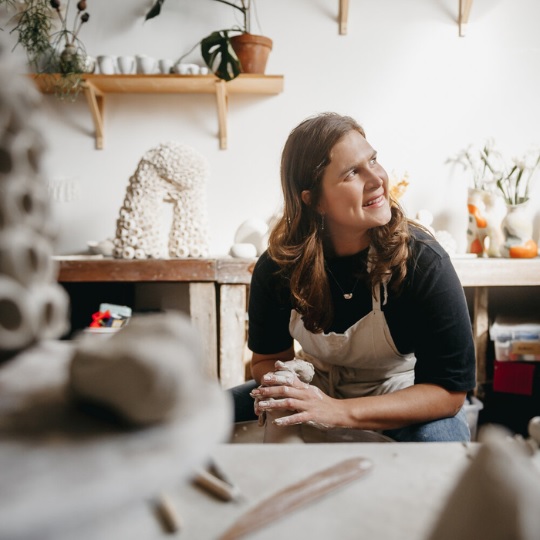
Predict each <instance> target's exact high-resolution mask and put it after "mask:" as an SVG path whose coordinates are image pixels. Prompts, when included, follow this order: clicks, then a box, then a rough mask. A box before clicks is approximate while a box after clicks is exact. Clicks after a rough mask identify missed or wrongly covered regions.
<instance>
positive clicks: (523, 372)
mask: <svg viewBox="0 0 540 540" xmlns="http://www.w3.org/2000/svg"><path fill="white" fill-rule="evenodd" d="M536 365H537V364H534V363H530V362H499V361H497V360H495V364H494V373H493V390H494V391H495V392H505V393H508V394H521V395H523V396H532V393H533V381H534V370H535V368H536Z"/></svg>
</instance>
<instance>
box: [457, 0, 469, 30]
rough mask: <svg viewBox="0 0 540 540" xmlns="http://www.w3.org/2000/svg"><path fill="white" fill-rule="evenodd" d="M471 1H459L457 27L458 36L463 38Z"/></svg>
mask: <svg viewBox="0 0 540 540" xmlns="http://www.w3.org/2000/svg"><path fill="white" fill-rule="evenodd" d="M472 3H473V0H459V15H458V26H459V36H460V37H463V36H465V33H466V30H467V24H468V22H469V15H470V14H471V7H472Z"/></svg>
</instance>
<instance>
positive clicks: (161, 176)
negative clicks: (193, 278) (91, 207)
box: [113, 142, 209, 259]
mask: <svg viewBox="0 0 540 540" xmlns="http://www.w3.org/2000/svg"><path fill="white" fill-rule="evenodd" d="M207 174H208V163H207V161H206V159H205V158H204V157H203V156H202V155H200V154H199V153H198V152H196V151H195V150H194V149H193V148H191V147H189V146H187V145H185V144H181V143H178V142H167V143H163V144H160V145H159V146H157V147H156V148H153V149H151V150H149V151H148V152H146V153H145V154H144V156H143V157H142V159H141V160H140V161H139V165H138V167H137V170H136V171H135V174H133V176H132V177H131V178H130V180H129V185H128V188H127V191H126V196H125V198H124V204H123V206H122V208H121V209H120V215H119V217H118V220H117V228H116V237H115V240H114V244H115V247H114V253H113V254H114V257H115V258H117V259H147V258H154V259H163V258H167V257H171V258H184V257H207V256H208V250H209V240H208V218H207V212H206V177H207ZM169 204H172V206H173V218H172V224H171V225H170V226H169V225H168V224H165V223H164V219H163V216H164V215H166V212H165V210H166V207H167V205H169ZM167 227H168V228H169V229H167ZM167 237H168V245H167Z"/></svg>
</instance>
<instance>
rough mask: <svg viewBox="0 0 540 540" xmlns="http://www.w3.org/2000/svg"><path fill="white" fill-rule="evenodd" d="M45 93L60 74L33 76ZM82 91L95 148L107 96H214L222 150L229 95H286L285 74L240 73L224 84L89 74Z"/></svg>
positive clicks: (210, 79)
mask: <svg viewBox="0 0 540 540" xmlns="http://www.w3.org/2000/svg"><path fill="white" fill-rule="evenodd" d="M31 77H32V78H33V80H34V82H35V83H36V85H37V87H38V88H39V90H40V91H41V92H43V93H44V94H52V93H54V87H55V84H54V83H55V81H56V80H58V79H59V77H61V76H60V75H58V74H47V75H38V74H32V75H31ZM83 79H84V80H83V88H84V93H85V96H86V100H87V102H88V107H89V109H90V113H91V114H92V120H93V122H94V126H95V130H96V148H98V149H101V148H103V134H104V127H103V120H104V116H103V111H104V101H105V95H106V94H215V96H216V102H217V111H218V123H219V147H220V148H221V149H226V148H227V107H228V100H229V95H233V94H252V95H276V94H280V93H281V92H283V75H259V74H245V73H243V74H241V75H239V76H238V77H236V79H233V80H232V81H229V82H225V81H223V80H221V79H218V78H217V77H216V76H215V75H141V74H136V75H102V74H93V73H88V74H85V75H84V77H83Z"/></svg>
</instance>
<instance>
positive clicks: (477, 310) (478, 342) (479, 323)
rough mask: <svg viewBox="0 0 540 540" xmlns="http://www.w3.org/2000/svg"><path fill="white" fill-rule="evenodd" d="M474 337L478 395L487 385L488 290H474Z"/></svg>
mask: <svg viewBox="0 0 540 540" xmlns="http://www.w3.org/2000/svg"><path fill="white" fill-rule="evenodd" d="M473 336H474V346H475V350H476V393H478V389H479V387H480V386H481V385H482V384H484V383H486V379H487V375H486V356H487V345H488V339H489V316H488V288H487V287H476V288H475V290H474V312H473Z"/></svg>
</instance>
